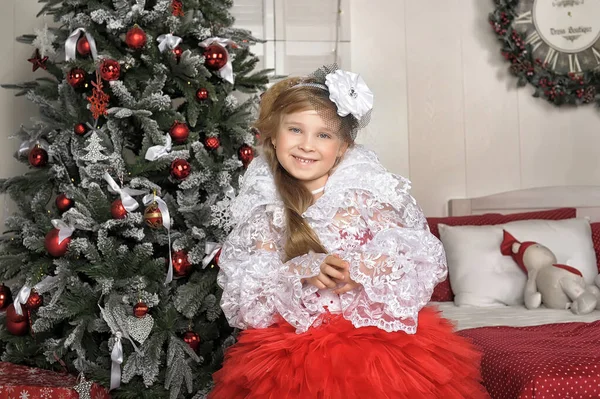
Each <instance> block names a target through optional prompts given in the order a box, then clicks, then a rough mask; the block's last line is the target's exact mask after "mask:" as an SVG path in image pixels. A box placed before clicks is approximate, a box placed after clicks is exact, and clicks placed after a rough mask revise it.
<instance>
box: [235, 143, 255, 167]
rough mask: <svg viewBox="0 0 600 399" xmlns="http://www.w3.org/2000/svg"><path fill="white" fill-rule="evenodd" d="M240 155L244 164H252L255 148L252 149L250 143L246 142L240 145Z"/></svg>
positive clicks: (245, 165)
mask: <svg viewBox="0 0 600 399" xmlns="http://www.w3.org/2000/svg"><path fill="white" fill-rule="evenodd" d="M238 155H239V157H240V160H241V161H242V163H243V164H244V167H247V166H248V165H249V164H250V162H252V160H253V159H254V150H252V147H250V146H249V145H247V144H244V145H242V146H241V147H240V150H239V151H238Z"/></svg>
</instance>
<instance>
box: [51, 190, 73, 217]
mask: <svg viewBox="0 0 600 399" xmlns="http://www.w3.org/2000/svg"><path fill="white" fill-rule="evenodd" d="M54 203H55V204H56V209H58V211H59V212H60V213H63V212H66V211H68V210H69V209H71V208H72V207H73V205H75V201H73V200H72V199H71V198H68V197H67V196H66V195H65V193H61V194H59V195H58V196H57V197H56V200H55V201H54Z"/></svg>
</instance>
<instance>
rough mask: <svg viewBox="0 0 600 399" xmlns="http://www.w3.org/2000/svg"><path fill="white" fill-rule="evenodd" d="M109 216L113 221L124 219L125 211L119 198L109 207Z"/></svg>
mask: <svg viewBox="0 0 600 399" xmlns="http://www.w3.org/2000/svg"><path fill="white" fill-rule="evenodd" d="M110 214H111V215H112V217H113V219H125V218H126V217H127V209H125V207H124V206H123V202H122V201H121V198H117V199H116V200H114V201H113V203H112V204H111V205H110Z"/></svg>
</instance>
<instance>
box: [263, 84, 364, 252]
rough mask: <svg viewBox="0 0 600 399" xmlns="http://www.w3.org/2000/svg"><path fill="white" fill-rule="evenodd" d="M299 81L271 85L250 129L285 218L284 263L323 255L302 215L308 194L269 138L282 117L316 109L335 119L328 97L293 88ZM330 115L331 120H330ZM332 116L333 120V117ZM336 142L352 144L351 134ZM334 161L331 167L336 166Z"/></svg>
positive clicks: (309, 89) (305, 88) (312, 90)
mask: <svg viewBox="0 0 600 399" xmlns="http://www.w3.org/2000/svg"><path fill="white" fill-rule="evenodd" d="M301 80H305V79H301V78H288V79H285V80H283V81H281V82H278V83H277V84H275V85H273V86H272V87H271V88H270V89H269V90H267V91H266V92H265V93H264V94H263V96H262V98H261V102H260V112H259V117H258V120H257V121H256V122H255V124H254V127H255V128H256V129H257V130H258V132H259V133H260V140H261V142H262V150H263V154H264V157H265V159H266V161H267V163H268V164H269V166H270V167H271V171H272V173H273V177H274V180H275V186H276V187H277V190H278V192H279V195H280V196H281V198H282V200H283V204H284V207H285V214H286V228H287V229H286V232H287V237H286V243H285V247H284V249H285V254H286V258H287V259H286V261H287V260H289V259H292V258H294V257H296V256H300V255H304V254H307V253H308V252H309V251H313V252H317V253H326V252H327V250H326V249H325V248H324V247H323V244H321V241H320V240H319V237H318V236H317V235H316V233H315V232H314V231H313V229H312V228H311V227H310V226H309V225H308V223H306V221H305V220H304V218H302V214H303V213H304V212H305V211H306V209H307V208H308V207H309V206H310V205H311V204H312V202H313V195H312V193H311V192H310V191H309V190H308V189H307V188H306V187H305V186H304V185H303V184H300V183H299V181H298V180H297V179H296V178H295V177H293V176H292V175H290V174H289V173H288V172H287V171H286V170H285V169H284V168H283V167H282V166H281V164H280V163H279V161H278V159H277V155H276V153H275V148H274V146H273V143H272V138H275V137H276V135H277V132H278V131H279V126H280V124H281V121H282V119H283V117H284V116H285V115H288V114H291V113H295V112H301V111H306V110H309V109H316V110H318V111H319V113H321V114H322V113H323V112H325V113H326V116H327V117H328V118H329V117H333V118H338V117H337V109H336V106H335V104H334V103H332V102H331V100H329V97H328V93H327V92H326V91H325V90H323V89H320V88H315V87H311V86H295V85H296V84H298V83H299V82H300V81H301ZM330 113H331V115H332V116H330ZM333 115H335V116H333ZM339 135H340V138H341V139H342V141H343V142H345V143H346V144H347V145H348V147H351V146H352V145H353V144H354V141H353V140H352V137H351V132H350V131H349V130H348V129H344V128H343V127H342V131H340V132H339ZM339 160H340V159H339V158H338V160H337V161H336V163H335V165H334V168H335V166H336V165H337V164H338V162H339Z"/></svg>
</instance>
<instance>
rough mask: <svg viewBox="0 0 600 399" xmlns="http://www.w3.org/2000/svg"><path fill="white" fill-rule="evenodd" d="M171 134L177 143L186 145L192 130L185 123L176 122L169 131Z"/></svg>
mask: <svg viewBox="0 0 600 399" xmlns="http://www.w3.org/2000/svg"><path fill="white" fill-rule="evenodd" d="M169 134H170V135H171V138H172V139H173V141H174V142H175V143H178V144H181V143H184V142H185V141H186V140H187V138H188V136H189V135H190V128H189V127H188V125H186V124H185V123H183V122H177V121H175V123H173V126H171V129H170V130H169Z"/></svg>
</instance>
